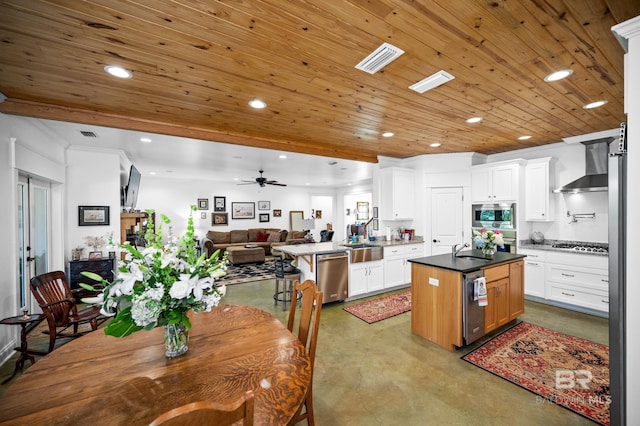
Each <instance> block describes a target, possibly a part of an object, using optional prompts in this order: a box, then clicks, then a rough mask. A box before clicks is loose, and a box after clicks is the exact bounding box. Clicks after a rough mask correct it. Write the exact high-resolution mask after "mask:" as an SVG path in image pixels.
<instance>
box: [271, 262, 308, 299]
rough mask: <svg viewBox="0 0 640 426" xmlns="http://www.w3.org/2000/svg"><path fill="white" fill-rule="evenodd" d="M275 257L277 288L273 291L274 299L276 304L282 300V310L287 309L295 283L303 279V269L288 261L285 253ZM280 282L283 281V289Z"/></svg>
mask: <svg viewBox="0 0 640 426" xmlns="http://www.w3.org/2000/svg"><path fill="white" fill-rule="evenodd" d="M274 257H275V261H276V288H275V292H274V293H273V301H274V304H275V305H276V306H277V305H278V302H282V310H283V311H286V310H287V301H289V302H291V293H292V292H293V283H295V282H296V281H300V280H301V277H302V271H300V269H298V268H294V267H293V266H291V265H290V264H288V263H286V262H285V260H284V253H282V255H281V256H274ZM280 283H282V290H280Z"/></svg>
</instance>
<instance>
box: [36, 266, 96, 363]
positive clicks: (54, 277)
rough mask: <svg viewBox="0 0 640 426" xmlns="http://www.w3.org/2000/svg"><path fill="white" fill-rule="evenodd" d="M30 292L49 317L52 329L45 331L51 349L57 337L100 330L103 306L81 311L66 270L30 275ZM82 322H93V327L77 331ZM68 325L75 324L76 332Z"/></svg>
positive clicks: (75, 335) (50, 349)
mask: <svg viewBox="0 0 640 426" xmlns="http://www.w3.org/2000/svg"><path fill="white" fill-rule="evenodd" d="M31 293H33V296H34V297H35V299H36V301H37V302H38V305H40V309H42V313H44V314H45V315H46V318H47V324H48V325H49V330H48V331H47V332H45V333H48V334H49V352H51V351H52V350H53V347H54V346H55V343H56V339H57V338H75V337H80V336H82V335H84V334H86V333H88V332H90V331H94V330H97V329H98V317H99V316H100V308H99V307H98V306H92V307H90V308H86V309H82V310H78V307H77V306H76V300H75V298H74V297H73V294H72V293H71V289H70V288H69V284H68V283H67V278H66V276H65V274H64V272H62V271H53V272H47V273H46V274H42V275H37V276H35V277H33V278H31ZM81 324H90V325H91V330H87V331H83V332H78V326H79V325H81ZM69 327H73V332H68V331H67V329H68V328H69Z"/></svg>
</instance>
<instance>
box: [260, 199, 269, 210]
mask: <svg viewBox="0 0 640 426" xmlns="http://www.w3.org/2000/svg"><path fill="white" fill-rule="evenodd" d="M270 208H271V202H270V201H258V210H269V209H270Z"/></svg>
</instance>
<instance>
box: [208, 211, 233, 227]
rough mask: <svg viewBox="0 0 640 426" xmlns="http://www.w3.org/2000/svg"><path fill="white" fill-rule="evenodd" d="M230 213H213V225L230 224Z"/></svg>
mask: <svg viewBox="0 0 640 426" xmlns="http://www.w3.org/2000/svg"><path fill="white" fill-rule="evenodd" d="M228 224H229V213H211V225H212V226H216V225H228Z"/></svg>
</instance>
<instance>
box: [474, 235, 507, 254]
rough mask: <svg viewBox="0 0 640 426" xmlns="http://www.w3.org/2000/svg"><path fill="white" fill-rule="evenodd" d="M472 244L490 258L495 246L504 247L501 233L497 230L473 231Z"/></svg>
mask: <svg viewBox="0 0 640 426" xmlns="http://www.w3.org/2000/svg"><path fill="white" fill-rule="evenodd" d="M473 242H474V244H475V246H476V247H477V248H479V249H481V250H482V254H484V255H485V256H489V257H492V256H493V254H494V253H495V251H496V246H499V247H504V239H503V237H502V232H500V231H499V230H496V231H490V230H488V229H487V228H480V229H474V230H473Z"/></svg>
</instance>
